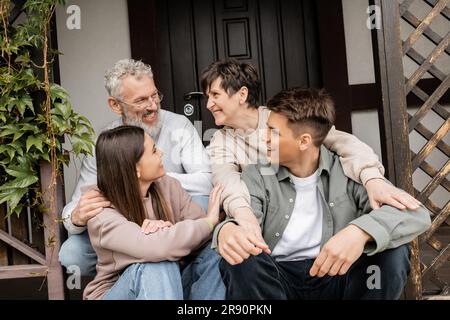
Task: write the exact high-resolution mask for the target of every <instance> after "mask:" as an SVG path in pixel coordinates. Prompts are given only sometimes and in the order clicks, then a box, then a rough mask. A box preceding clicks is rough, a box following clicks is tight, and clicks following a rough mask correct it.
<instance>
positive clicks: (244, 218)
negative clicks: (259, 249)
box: [233, 208, 267, 246]
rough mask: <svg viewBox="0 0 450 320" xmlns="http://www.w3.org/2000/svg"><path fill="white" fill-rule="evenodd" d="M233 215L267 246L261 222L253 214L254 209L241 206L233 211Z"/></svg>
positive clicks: (247, 230) (246, 229) (245, 228)
mask: <svg viewBox="0 0 450 320" xmlns="http://www.w3.org/2000/svg"><path fill="white" fill-rule="evenodd" d="M233 217H234V218H235V219H236V222H237V223H238V224H239V226H241V227H242V228H243V229H244V230H245V232H247V233H250V234H252V235H253V236H255V237H256V239H258V240H259V242H262V243H264V244H265V245H266V246H267V244H266V241H264V238H263V236H262V231H261V227H260V226H259V222H258V220H257V219H256V217H255V215H254V214H253V212H252V210H250V209H248V208H239V209H236V211H235V212H234V213H233Z"/></svg>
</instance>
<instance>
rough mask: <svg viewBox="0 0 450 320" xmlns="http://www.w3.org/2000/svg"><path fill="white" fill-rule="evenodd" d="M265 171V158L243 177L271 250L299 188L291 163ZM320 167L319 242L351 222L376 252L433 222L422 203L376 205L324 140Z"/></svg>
mask: <svg viewBox="0 0 450 320" xmlns="http://www.w3.org/2000/svg"><path fill="white" fill-rule="evenodd" d="M267 171H268V170H267V167H264V166H262V165H261V164H258V165H249V166H247V167H246V168H245V169H244V170H243V172H242V176H241V179H242V180H243V181H244V182H245V184H246V185H247V188H248V190H249V192H250V196H251V206H252V210H253V212H254V214H255V215H256V217H257V219H258V221H259V223H260V226H261V230H262V233H263V237H264V240H265V241H266V242H267V244H268V245H269V247H270V249H271V250H272V251H273V249H274V248H275V246H276V245H277V243H278V241H279V240H280V239H281V237H282V235H283V232H284V230H285V229H286V227H287V225H288V223H289V220H290V217H291V215H292V213H293V210H294V205H295V198H296V190H295V186H294V184H293V182H292V181H291V179H290V172H289V170H288V169H287V168H285V167H280V168H279V170H278V171H277V172H275V171H272V174H267ZM261 172H262V173H263V174H261ZM318 173H319V177H320V178H319V183H318V188H319V192H320V195H321V199H322V201H323V225H322V241H321V247H323V245H324V244H325V243H326V242H327V241H328V240H329V239H330V238H331V237H332V236H333V235H335V234H336V233H338V232H339V231H340V230H342V229H343V228H345V227H346V226H348V225H349V224H353V225H356V226H358V227H359V228H361V229H362V230H364V231H365V232H366V233H368V234H369V235H370V236H371V237H372V238H373V240H374V241H371V242H368V243H367V245H366V248H365V250H364V252H365V253H367V254H368V255H373V254H375V253H377V252H381V251H383V250H386V249H390V248H396V247H398V246H400V245H403V244H405V243H408V242H410V241H412V240H413V239H414V238H416V237H417V236H418V235H419V234H421V233H423V232H424V231H426V230H427V229H428V227H429V226H430V223H431V221H430V215H429V213H428V211H427V209H426V208H425V207H423V206H421V207H420V208H419V209H417V210H414V211H408V210H403V211H401V210H398V209H396V208H393V207H391V206H387V205H384V206H382V207H381V208H380V209H376V210H372V208H371V207H370V202H369V199H368V196H367V192H366V190H365V188H364V187H363V186H362V185H361V184H358V183H356V182H354V181H353V180H351V179H349V178H348V177H346V176H345V174H344V171H343V169H342V166H341V163H340V162H339V156H338V155H337V154H335V153H333V152H331V151H329V150H328V149H326V148H325V147H323V146H322V147H321V149H320V159H319V169H318ZM228 222H234V223H236V221H235V220H234V219H232V218H227V219H226V220H225V221H224V222H222V223H221V224H219V225H218V226H217V227H216V229H215V231H214V235H213V244H212V247H213V248H217V236H218V233H219V231H220V229H221V228H222V226H223V225H224V224H225V223H228Z"/></svg>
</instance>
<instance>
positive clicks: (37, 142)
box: [27, 135, 45, 152]
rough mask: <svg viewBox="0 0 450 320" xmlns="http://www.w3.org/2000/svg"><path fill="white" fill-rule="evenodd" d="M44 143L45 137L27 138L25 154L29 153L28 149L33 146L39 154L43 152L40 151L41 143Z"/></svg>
mask: <svg viewBox="0 0 450 320" xmlns="http://www.w3.org/2000/svg"><path fill="white" fill-rule="evenodd" d="M44 141H45V136H43V135H39V136H36V137H35V136H29V137H28V138H27V152H28V151H30V148H31V147H32V146H35V147H36V149H38V150H39V151H40V152H44V151H43V150H42V143H43V142H44Z"/></svg>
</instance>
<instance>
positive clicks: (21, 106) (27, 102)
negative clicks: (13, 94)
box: [17, 95, 34, 117]
mask: <svg viewBox="0 0 450 320" xmlns="http://www.w3.org/2000/svg"><path fill="white" fill-rule="evenodd" d="M27 107H28V109H30V110H31V111H32V112H33V114H34V107H33V100H31V98H30V96H28V95H27V96H24V97H22V98H21V99H20V100H18V101H17V109H18V110H19V112H20V115H21V116H22V117H23V114H24V113H25V111H26V109H27Z"/></svg>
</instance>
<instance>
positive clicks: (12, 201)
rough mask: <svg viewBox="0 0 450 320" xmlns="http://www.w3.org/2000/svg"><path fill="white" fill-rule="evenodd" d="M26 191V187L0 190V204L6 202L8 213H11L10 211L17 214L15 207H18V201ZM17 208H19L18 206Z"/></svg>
mask: <svg viewBox="0 0 450 320" xmlns="http://www.w3.org/2000/svg"><path fill="white" fill-rule="evenodd" d="M27 191H28V189H27V188H18V189H6V190H0V204H2V203H4V202H7V203H8V206H9V210H10V211H9V212H10V213H8V215H11V214H12V213H16V214H17V210H16V209H17V208H18V205H19V202H20V200H21V199H22V198H23V197H24V196H25V194H26V193H27ZM19 209H21V208H20V207H19Z"/></svg>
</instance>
